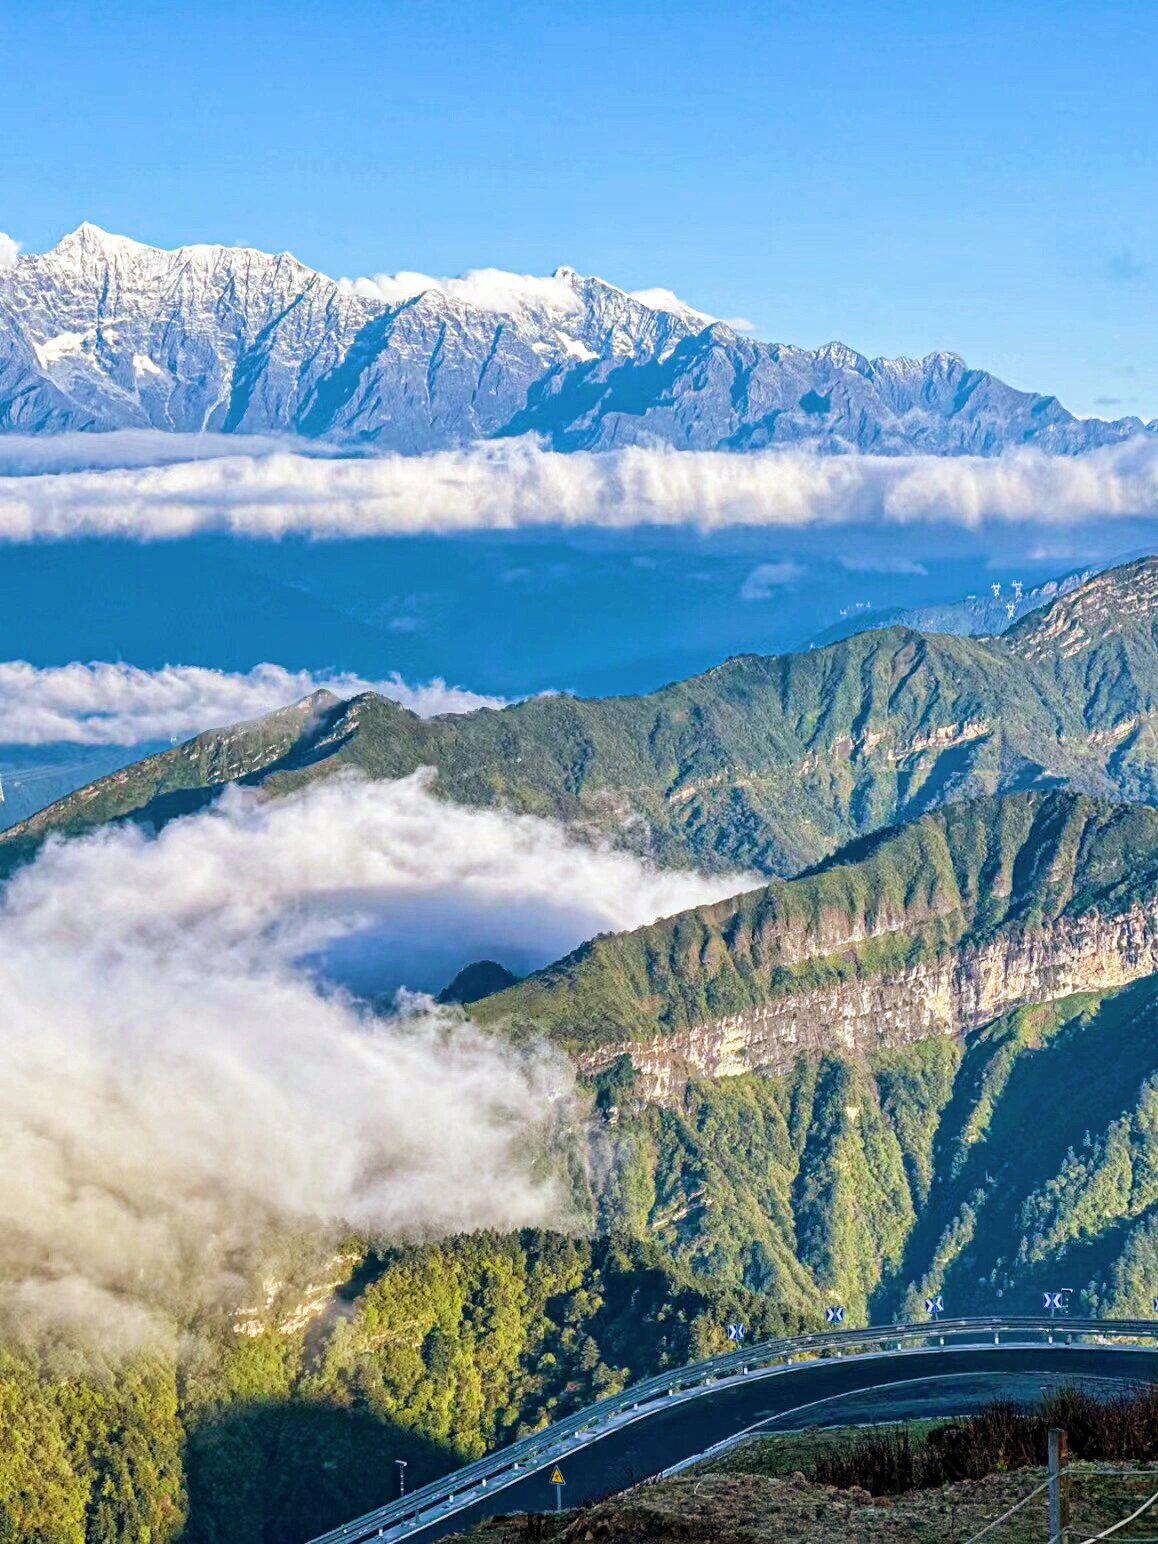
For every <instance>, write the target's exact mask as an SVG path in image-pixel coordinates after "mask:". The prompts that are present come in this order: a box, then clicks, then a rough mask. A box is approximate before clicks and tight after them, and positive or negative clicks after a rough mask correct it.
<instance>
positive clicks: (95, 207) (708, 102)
mask: <svg viewBox="0 0 1158 1544" xmlns="http://www.w3.org/2000/svg"><path fill="white" fill-rule="evenodd" d="M0 70H2V78H3V83H4V84H3V94H4V125H5V134H4V136H3V140H2V141H0V230H7V231H8V232H9V233H10V234H11V235H13V236H14V237H15V238H16V239H17V240H19V241H21V242H22V243H23V244H24V245H25V246H26V247H28V248H32V249H38V248H43V247H45V246H48V245H50V244H51V243H52V242H53V241H54V240H56V239H57V237H59V236H60V235H61V234H62V233H63V232H64V231H65V230H67V229H70V228H71V227H72V226H75V225H76V224H78V223H79V222H80V220H81V219H84V218H88V219H91V220H95V221H96V222H97V223H98V224H101V225H104V226H106V227H108V228H110V229H112V230H116V231H121V232H124V233H126V234H129V235H134V236H137V237H139V238H140V239H142V240H148V241H153V242H157V243H159V244H162V245H175V244H178V243H180V242H182V241H191V240H219V241H226V242H239V243H240V242H244V243H249V244H253V245H256V246H260V247H265V248H271V249H275V250H282V249H289V250H292V251H293V252H295V253H296V254H297V255H298V256H299V257H301V258H302V259H303V260H304V261H306V262H309V263H312V264H314V265H315V266H317V267H319V268H321V269H324V270H325V271H327V272H329V273H333V274H345V275H353V274H359V273H365V272H374V271H382V270H394V269H398V268H417V269H421V270H423V271H426V272H431V273H436V274H444V273H458V272H461V271H462V270H463V269H466V268H471V267H480V266H484V265H496V266H500V267H506V268H514V269H517V270H519V271H523V272H544V271H548V270H550V269H551V268H552V267H554V266H556V265H557V264H559V263H569V264H572V265H573V266H575V267H577V268H579V269H581V270H584V271H587V272H594V273H599V274H602V275H603V276H604V277H606V278H609V279H611V280H613V281H614V282H616V283H619V284H622V285H624V286H625V287H628V288H636V287H641V286H644V285H666V286H669V287H671V288H673V289H675V290H676V291H677V292H678V293H679V294H681V295H682V296H684V298H686V299H687V300H689V301H691V302H692V303H694V304H696V305H699V306H701V307H703V308H705V309H707V310H710V311H712V312H714V313H716V314H718V315H723V316H735V315H743V316H747V317H750V318H751V319H752V321H753V322H754V323H755V324H756V329H757V331H758V333H759V334H760V335H761V336H763V337H768V338H773V339H776V340H780V341H789V342H794V343H800V344H807V345H815V344H818V343H821V342H824V341H826V340H828V339H829V338H834V337H835V338H841V339H843V340H844V341H846V342H848V343H851V344H853V345H855V346H856V347H858V348H861V349H863V350H864V351H866V352H868V353H907V354H918V353H924V352H926V351H928V350H929V349H932V348H942V347H943V348H954V349H956V350H957V351H958V352H960V353H962V354H964V355H965V356H966V358H967V359H969V360H970V361H971V362H973V363H976V364H979V365H983V366H985V367H987V368H989V369H992V370H995V371H996V372H997V373H998V374H1000V375H1002V376H1004V377H1005V378H1006V379H1008V380H1011V381H1012V382H1014V383H1015V384H1016V385H1019V386H1026V387H1033V388H1035V389H1039V390H1048V391H1054V392H1056V393H1057V394H1058V395H1059V396H1060V397H1061V398H1062V400H1063V401H1064V402H1066V403H1067V404H1068V405H1069V406H1070V407H1072V408H1074V409H1075V410H1077V411H1081V412H1099V413H1102V414H1105V415H1107V416H1116V415H1117V414H1119V413H1124V412H1137V413H1140V414H1141V415H1142V416H1144V417H1153V416H1155V415H1158V318H1156V314H1155V288H1156V283H1155V279H1156V273H1158V250H1156V237H1158V229H1156V226H1158V215H1156V209H1158V196H1156V189H1158V175H1156V173H1158V166H1156V160H1158V152H1156V146H1158V113H1156V109H1155V79H1156V77H1158V4H1155V3H1154V0H1120V3H1094V0H1086V3H1072V0H1052V3H1048V4H1046V3H1039V0H1010V3H1008V4H994V3H989V0H973V3H971V4H962V5H955V4H928V3H905V4H889V3H887V0H862V3H857V4H850V3H841V0H835V3H833V0H829V3H826V4H805V3H794V0H793V3H775V0H771V3H768V0H765V3H762V4H751V5H748V4H743V3H719V4H713V3H710V0H699V3H695V4H686V3H684V0H665V3H663V4H643V3H630V0H621V3H614V4H611V3H602V0H586V3H581V4H571V3H567V0H539V3H535V4H522V3H503V0H486V3H483V0H474V3H469V0H460V3H458V4H450V3H444V0H415V3H395V0H379V3H369V0H365V3H363V0H325V3H320V0H319V3H314V4H306V3H299V4H296V5H295V4H293V3H292V0H281V3H275V0H262V3H257V0H229V3H224V4H223V3H220V0H198V3H196V4H188V5H178V4H176V3H175V0H163V3H146V0H104V3H99V4H98V3H96V0H67V3H60V0H34V3H28V4H25V3H22V0H0Z"/></svg>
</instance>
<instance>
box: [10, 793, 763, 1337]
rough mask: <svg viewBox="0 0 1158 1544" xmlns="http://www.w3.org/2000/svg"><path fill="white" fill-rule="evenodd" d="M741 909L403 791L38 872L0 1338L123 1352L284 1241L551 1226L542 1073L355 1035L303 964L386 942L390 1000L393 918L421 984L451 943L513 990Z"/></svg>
mask: <svg viewBox="0 0 1158 1544" xmlns="http://www.w3.org/2000/svg"><path fill="white" fill-rule="evenodd" d="M743 882H744V881H743V877H742V876H735V877H734V878H732V879H727V878H725V879H721V878H718V877H716V878H712V879H707V878H704V877H702V876H699V875H696V874H692V873H670V872H660V871H657V870H655V869H653V868H651V867H649V866H648V865H647V864H645V863H643V862H640V861H639V860H637V859H635V858H633V857H631V856H629V855H627V854H624V853H622V852H616V851H612V850H610V849H606V848H599V847H592V846H590V845H585V844H583V843H580V842H577V841H575V840H573V839H572V838H571V837H570V836H569V835H568V834H567V833H566V831H564V830H563V829H562V828H561V827H560V826H558V825H556V824H553V823H551V822H549V821H545V820H540V819H534V818H530V817H519V816H513V815H509V814H504V813H500V812H496V811H486V810H470V809H465V808H462V807H458V806H455V805H452V804H448V803H446V802H443V801H441V800H439V799H438V798H436V797H435V793H434V790H433V787H432V774H429V773H420V774H416V775H415V776H413V777H410V778H407V779H404V780H401V781H398V782H394V783H367V782H357V781H334V782H331V783H328V784H325V785H323V786H316V787H313V788H311V789H309V790H308V791H306V792H304V793H303V794H301V795H299V796H297V797H294V798H290V799H282V800H266V799H262V798H261V797H260V796H258V795H257V794H256V793H255V792H253V791H252V790H250V791H242V790H238V789H232V790H229V791H228V792H227V793H226V794H225V796H224V797H223V798H222V799H221V801H220V802H219V803H218V804H217V805H216V806H214V807H213V808H212V809H210V810H209V811H206V812H203V813H200V814H197V815H193V816H190V817H187V818H185V819H182V820H179V821H176V822H174V823H172V824H171V825H169V826H168V827H166V828H165V829H164V830H163V831H162V832H161V833H160V834H159V835H156V836H152V835H149V834H146V833H145V832H143V831H141V830H139V829H136V828H131V829H129V828H117V829H106V830H103V831H101V832H99V833H97V834H95V835H93V836H90V837H86V838H84V839H79V840H74V841H70V842H67V843H56V844H53V845H50V846H49V847H47V848H46V849H45V850H44V851H43V852H42V853H41V855H40V856H39V857H38V858H37V860H36V861H35V862H34V863H32V864H31V865H30V866H29V867H27V868H25V869H23V870H21V871H20V872H19V873H18V874H17V875H16V876H15V877H14V878H13V879H11V880H10V881H9V882H8V884H7V886H6V887H5V889H4V890H3V892H2V893H0V1001H2V1002H3V1003H4V1012H3V1014H0V1282H3V1286H2V1287H0V1318H4V1319H7V1321H8V1322H9V1324H10V1325H11V1326H12V1327H13V1329H14V1331H15V1332H16V1333H20V1334H23V1335H26V1336H35V1335H37V1334H39V1333H45V1332H48V1331H49V1330H50V1329H52V1330H57V1329H59V1328H60V1326H61V1325H62V1324H64V1325H68V1326H71V1327H73V1328H76V1327H77V1326H80V1327H82V1328H84V1329H85V1330H86V1331H87V1332H90V1333H98V1332H99V1333H100V1334H102V1335H104V1336H105V1337H106V1338H108V1339H109V1340H110V1341H111V1342H112V1343H113V1344H116V1343H117V1342H118V1341H119V1342H126V1341H127V1342H129V1343H136V1342H137V1341H138V1340H139V1338H140V1337H141V1336H142V1335H148V1334H154V1333H156V1332H157V1329H158V1325H159V1323H160V1322H162V1319H163V1316H164V1311H165V1309H172V1308H173V1307H174V1306H178V1307H180V1309H181V1310H182V1311H183V1312H185V1313H194V1312H195V1311H196V1310H197V1309H199V1308H200V1309H204V1308H213V1307H220V1306H221V1305H223V1304H229V1303H236V1302H237V1301H238V1299H239V1298H243V1297H244V1296H245V1294H246V1292H247V1290H248V1288H249V1286H250V1284H251V1281H252V1277H253V1274H254V1272H255V1271H257V1270H258V1269H259V1268H260V1267H261V1264H262V1261H263V1256H262V1251H263V1249H265V1248H266V1247H267V1246H268V1245H269V1244H270V1241H271V1240H272V1239H274V1238H276V1237H280V1236H284V1234H285V1232H286V1230H297V1231H299V1232H301V1233H303V1234H306V1235H310V1236H316V1235H318V1234H319V1233H325V1232H326V1231H327V1230H334V1229H338V1228H341V1227H352V1228H356V1229H358V1230H360V1231H362V1232H364V1233H368V1234H371V1235H374V1236H377V1237H380V1238H383V1239H413V1238H424V1237H429V1236H435V1235H439V1234H444V1233H449V1232H454V1231H456V1230H462V1229H473V1228H479V1227H496V1228H502V1229H507V1228H513V1227H517V1226H522V1225H552V1224H553V1225H556V1226H563V1227H566V1226H568V1225H570V1224H571V1223H572V1222H573V1220H574V1219H573V1218H572V1216H571V1214H570V1209H569V1203H568V1201H567V1198H566V1196H565V1194H564V1193H563V1191H562V1189H561V1187H560V1185H559V1183H558V1180H557V1172H558V1170H557V1166H556V1165H555V1164H554V1163H553V1162H551V1161H550V1159H549V1149H550V1147H551V1143H552V1142H553V1141H557V1140H558V1139H559V1138H560V1125H561V1124H564V1125H565V1123H566V1121H567V1120H568V1119H569V1116H570V1087H571V1073H570V1070H569V1064H568V1063H567V1062H566V1060H565V1059H564V1058H562V1057H561V1056H559V1055H557V1054H555V1053H554V1052H552V1051H551V1050H550V1049H548V1048H545V1047H543V1046H534V1047H530V1048H523V1049H518V1050H516V1049H514V1048H512V1047H511V1046H510V1045H509V1044H508V1043H506V1042H505V1041H503V1040H502V1039H501V1038H489V1037H486V1036H483V1035H481V1034H480V1033H478V1032H477V1031H475V1030H474V1029H472V1028H471V1027H470V1025H469V1024H468V1023H466V1022H465V1021H464V1020H463V1019H462V1018H461V1017H460V1016H458V1015H457V1014H454V1013H451V1012H450V1011H447V1010H437V1009H435V1008H434V1007H433V1005H432V1004H431V1003H430V1002H429V1001H426V1002H425V1003H423V1002H419V1003H418V1004H417V1005H415V1003H414V1002H413V1001H410V1002H409V1004H408V1011H407V1012H406V1013H403V1014H401V1015H399V1014H394V1015H389V1014H387V1015H381V1014H376V1013H374V1012H371V1011H370V1010H369V1009H368V1008H366V1007H365V1006H364V1005H362V1004H360V1003H359V1002H358V1001H356V1000H355V999H353V998H351V997H350V996H349V995H347V994H345V993H344V992H343V991H342V990H340V989H337V988H335V986H334V985H333V983H332V982H329V981H327V980H325V979H324V978H323V977H321V976H320V975H319V974H318V971H317V969H316V965H315V963H314V962H315V961H316V958H317V956H318V952H319V951H320V950H323V949H324V948H325V946H326V945H327V944H331V943H333V942H334V941H335V940H338V939H341V938H342V937H343V936H345V935H348V934H349V933H350V932H352V931H356V930H358V929H363V928H365V927H366V926H367V924H368V923H371V924H372V923H374V922H375V921H377V922H378V923H382V922H384V921H385V922H386V923H387V924H389V922H390V919H395V921H396V922H397V924H398V925H397V927H394V928H393V929H392V928H391V926H390V925H387V926H386V927H385V928H380V929H379V935H380V936H379V941H378V945H377V947H379V948H380V949H385V950H389V949H394V950H395V952H396V956H397V957H396V959H395V961H394V964H395V967H396V969H397V971H398V973H399V974H400V975H401V976H402V977H404V976H405V972H406V967H407V962H408V959H409V953H408V951H409V948H410V942H411V939H410V936H409V934H408V930H407V929H408V923H407V919H413V918H415V917H421V919H422V926H423V928H424V929H426V930H428V931H430V930H433V932H434V933H435V935H436V936H440V937H441V941H442V948H443V959H442V962H441V963H442V967H443V968H444V970H445V972H446V973H447V974H448V975H449V974H450V973H451V972H452V971H453V970H454V969H457V968H458V966H460V965H461V964H462V963H464V962H465V959H464V955H463V947H464V945H463V937H464V932H465V933H469V932H470V931H471V928H470V927H466V928H465V929H464V925H463V924H464V919H466V920H468V921H469V919H470V918H471V917H472V916H473V918H474V923H473V930H474V932H475V934H477V935H478V936H479V937H483V936H485V938H486V939H487V941H488V942H489V943H490V944H491V946H492V947H493V949H494V950H495V951H496V952H497V953H498V954H499V956H500V957H502V955H503V954H504V953H507V954H522V955H523V956H528V957H530V958H532V959H533V961H534V962H535V963H542V962H544V961H546V960H548V959H551V958H553V957H555V956H557V955H558V954H561V953H563V952H564V951H565V950H567V949H569V948H571V947H573V946H574V945H575V944H577V943H578V942H579V941H580V940H581V939H583V938H585V937H587V936H589V935H591V934H593V933H595V932H597V931H600V930H602V929H606V928H622V927H630V926H634V925H637V924H640V923H643V922H646V921H650V920H651V919H652V918H654V917H655V916H657V915H660V914H664V913H669V912H672V911H674V910H678V909H680V908H681V907H684V906H687V905H690V904H693V903H697V902H700V901H705V900H708V899H712V898H715V897H718V896H721V895H723V894H726V893H728V892H729V891H734V890H735V889H737V888H740V887H742V884H743Z"/></svg>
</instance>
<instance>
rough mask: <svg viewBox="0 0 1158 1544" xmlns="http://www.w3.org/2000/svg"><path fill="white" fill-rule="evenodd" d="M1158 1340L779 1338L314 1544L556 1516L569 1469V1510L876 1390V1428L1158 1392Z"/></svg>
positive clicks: (557, 1430) (1088, 1332)
mask: <svg viewBox="0 0 1158 1544" xmlns="http://www.w3.org/2000/svg"><path fill="white" fill-rule="evenodd" d="M1151 1336H1153V1337H1155V1339H1156V1340H1158V1324H1154V1325H1150V1324H1148V1323H1147V1322H1145V1321H1135V1322H1133V1323H1131V1324H1125V1323H1117V1324H1110V1323H1102V1324H1097V1323H1093V1322H1091V1321H1074V1322H1066V1321H1062V1322H1059V1323H1058V1324H1056V1325H1054V1324H1051V1323H1050V1321H1048V1320H1022V1321H1012V1320H1006V1321H996V1320H985V1321H960V1320H958V1321H953V1322H952V1323H945V1324H943V1325H942V1326H939V1327H938V1328H936V1329H933V1328H931V1327H930V1326H929V1325H923V1326H898V1327H896V1328H893V1329H889V1330H877V1331H875V1332H866V1331H849V1332H845V1333H834V1334H827V1335H817V1336H811V1337H806V1338H804V1339H802V1340H798V1341H791V1342H769V1343H768V1344H767V1345H766V1346H763V1347H761V1346H753V1347H751V1348H750V1350H749V1351H748V1352H746V1353H745V1352H736V1353H732V1354H731V1355H729V1356H725V1357H716V1358H713V1359H712V1360H711V1361H710V1362H706V1363H700V1364H698V1365H697V1366H695V1367H688V1368H683V1369H680V1371H679V1373H678V1374H674V1373H673V1374H669V1375H667V1377H666V1378H665V1379H652V1380H649V1381H648V1383H646V1384H641V1385H638V1386H637V1387H636V1388H635V1389H630V1390H628V1391H627V1392H626V1393H625V1394H622V1395H619V1396H617V1397H616V1398H614V1399H612V1400H606V1401H603V1402H602V1404H601V1405H598V1406H592V1407H591V1408H590V1410H589V1411H584V1412H580V1413H579V1415H577V1416H572V1417H570V1418H569V1419H568V1420H566V1421H561V1422H559V1423H558V1424H557V1425H556V1426H554V1427H548V1428H547V1429H546V1430H544V1431H542V1432H539V1433H536V1434H535V1436H534V1437H531V1438H527V1439H524V1441H523V1442H520V1443H516V1444H514V1445H513V1446H512V1447H510V1448H508V1449H505V1450H503V1451H502V1452H499V1453H495V1454H492V1455H490V1456H489V1457H488V1458H487V1459H484V1460H480V1461H479V1462H478V1463H477V1464H472V1465H468V1466H467V1467H466V1468H465V1469H461V1470H458V1471H456V1472H455V1473H454V1474H451V1475H447V1476H446V1477H445V1478H444V1479H442V1480H439V1481H436V1482H434V1484H432V1485H429V1486H426V1487H424V1488H423V1490H422V1491H417V1492H415V1493H414V1495H413V1496H412V1497H410V1498H406V1499H405V1500H403V1501H399V1502H394V1503H392V1504H390V1505H388V1506H385V1507H382V1508H380V1509H379V1510H378V1511H377V1512H373V1513H370V1514H368V1515H367V1516H366V1517H363V1518H359V1519H356V1520H355V1521H353V1522H350V1523H346V1524H344V1525H343V1526H342V1527H340V1528H336V1529H334V1530H333V1531H332V1532H330V1533H327V1534H324V1535H322V1537H321V1538H320V1539H318V1540H316V1541H314V1544H363V1541H369V1540H373V1539H381V1540H384V1541H388V1544H393V1541H396V1540H401V1539H406V1540H416V1541H420V1544H427V1541H433V1540H435V1539H438V1538H442V1537H444V1536H445V1535H446V1534H449V1533H455V1532H461V1531H464V1530H466V1529H468V1528H470V1527H471V1526H473V1525H474V1524H475V1523H477V1522H478V1521H480V1520H481V1519H482V1518H484V1517H489V1516H493V1515H496V1514H501V1513H509V1512H520V1511H547V1510H549V1509H551V1508H553V1507H554V1505H555V1489H554V1487H553V1486H552V1484H551V1474H552V1472H553V1471H554V1470H555V1468H556V1467H558V1468H559V1469H560V1471H561V1472H562V1474H563V1476H564V1479H565V1481H566V1484H565V1487H564V1505H566V1506H568V1507H571V1506H575V1505H578V1504H581V1503H584V1502H588V1501H592V1500H595V1499H597V1498H599V1497H601V1496H604V1495H607V1494H609V1493H612V1492H615V1491H618V1490H622V1489H624V1488H625V1487H627V1486H629V1485H631V1484H634V1483H636V1482H638V1481H640V1480H643V1479H646V1478H648V1477H650V1476H652V1475H656V1474H660V1473H663V1472H665V1471H667V1470H670V1469H672V1468H676V1467H679V1466H680V1465H681V1464H683V1463H684V1462H685V1461H687V1460H689V1459H693V1458H695V1457H696V1456H698V1455H700V1454H702V1453H704V1452H705V1450H707V1449H710V1448H713V1447H715V1446H716V1445H718V1444H720V1443H723V1442H726V1441H727V1439H729V1438H732V1437H734V1436H736V1435H737V1434H738V1433H743V1432H747V1431H749V1430H751V1429H752V1428H753V1427H765V1426H767V1427H769V1428H770V1429H773V1428H779V1429H791V1428H792V1427H794V1426H800V1425H802V1424H804V1425H807V1424H810V1423H811V1422H813V1421H817V1420H820V1421H824V1420H829V1421H831V1420H832V1419H833V1418H835V1415H836V1411H835V1410H833V1409H832V1407H831V1402H833V1401H838V1402H845V1408H846V1409H847V1410H849V1411H855V1410H856V1403H857V1401H856V1396H858V1395H862V1396H863V1395H864V1394H865V1393H866V1391H870V1390H871V1391H873V1393H872V1396H871V1419H872V1420H874V1421H888V1420H893V1419H906V1418H909V1417H910V1416H911V1415H912V1414H913V1413H914V1401H915V1400H916V1403H917V1404H918V1405H920V1404H921V1403H922V1396H925V1399H924V1403H926V1404H927V1396H928V1394H929V1393H930V1391H932V1392H933V1393H935V1395H936V1400H937V1413H940V1414H951V1413H954V1412H955V1411H958V1410H963V1409H967V1408H969V1407H970V1406H971V1405H972V1404H975V1403H977V1402H978V1398H979V1396H980V1395H981V1394H982V1393H985V1394H987V1396H988V1397H994V1396H996V1394H998V1393H999V1392H1001V1391H1002V1389H1003V1388H1004V1387H1006V1386H1010V1387H1012V1386H1014V1385H1016V1387H1017V1389H1018V1392H1019V1393H1020V1394H1021V1395H1022V1397H1024V1394H1025V1393H1026V1391H1027V1390H1028V1389H1032V1387H1034V1386H1036V1385H1037V1384H1038V1383H1039V1382H1041V1381H1046V1382H1056V1381H1057V1380H1058V1379H1062V1380H1064V1381H1068V1380H1071V1379H1072V1380H1074V1381H1082V1382H1085V1381H1087V1380H1090V1379H1098V1380H1101V1379H1109V1380H1112V1381H1114V1382H1123V1381H1126V1382H1139V1381H1146V1382H1150V1381H1153V1380H1154V1379H1156V1378H1158V1346H1153V1345H1150V1344H1144V1343H1143V1342H1149V1341H1150V1338H1151ZM942 1339H943V1340H944V1344H943V1345H942V1344H941V1343H940V1342H941V1340H942ZM801 1358H803V1360H802V1359H801ZM656 1385H666V1387H664V1386H661V1387H659V1388H657V1387H656ZM837 1408H839V1405H838V1407H837ZM845 1418H846V1419H853V1420H856V1419H862V1420H863V1419H865V1415H864V1414H863V1413H853V1414H850V1415H846V1416H845Z"/></svg>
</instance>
